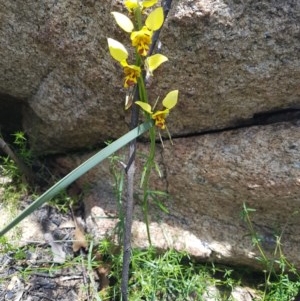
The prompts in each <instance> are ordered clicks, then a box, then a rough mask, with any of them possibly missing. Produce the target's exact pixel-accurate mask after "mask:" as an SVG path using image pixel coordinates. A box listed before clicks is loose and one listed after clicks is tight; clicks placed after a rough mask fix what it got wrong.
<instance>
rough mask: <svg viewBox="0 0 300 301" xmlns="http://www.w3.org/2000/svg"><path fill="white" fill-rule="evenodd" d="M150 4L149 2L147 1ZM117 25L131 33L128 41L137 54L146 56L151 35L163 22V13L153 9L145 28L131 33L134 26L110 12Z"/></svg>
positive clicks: (126, 18)
mask: <svg viewBox="0 0 300 301" xmlns="http://www.w3.org/2000/svg"><path fill="white" fill-rule="evenodd" d="M149 2H150V1H149ZM112 15H113V16H114V18H115V20H116V22H117V24H118V25H119V26H120V27H121V28H122V29H123V30H124V31H126V32H128V33H131V35H130V39H131V41H132V46H134V47H136V48H137V52H138V53H139V54H140V55H142V56H146V55H147V53H148V51H149V47H150V45H151V43H152V35H153V32H154V31H155V30H158V29H159V28H160V27H161V26H162V24H163V22H164V11H163V8H162V7H158V8H156V9H154V10H153V11H152V12H151V13H150V14H149V15H148V17H147V19H146V21H145V26H143V27H142V29H141V30H138V31H133V29H134V25H133V23H132V21H131V20H130V19H129V18H128V17H127V16H125V15H123V14H121V13H119V12H112Z"/></svg>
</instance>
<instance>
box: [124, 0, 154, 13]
mask: <svg viewBox="0 0 300 301" xmlns="http://www.w3.org/2000/svg"><path fill="white" fill-rule="evenodd" d="M157 1H158V0H144V1H139V0H125V1H124V5H125V7H126V8H127V9H128V11H129V12H133V11H134V10H135V9H136V8H140V9H142V10H143V9H144V8H147V7H151V6H153V5H155V4H156V3H157Z"/></svg>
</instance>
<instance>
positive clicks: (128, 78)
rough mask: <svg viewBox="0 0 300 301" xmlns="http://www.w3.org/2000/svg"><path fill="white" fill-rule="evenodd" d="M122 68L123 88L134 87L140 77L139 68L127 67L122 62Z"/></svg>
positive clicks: (125, 63)
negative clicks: (123, 74)
mask: <svg viewBox="0 0 300 301" xmlns="http://www.w3.org/2000/svg"><path fill="white" fill-rule="evenodd" d="M122 66H123V68H124V73H125V80H124V88H128V87H130V86H134V85H135V84H136V83H137V79H138V78H139V77H140V76H141V68H140V67H138V66H136V65H128V64H127V62H123V63H122Z"/></svg>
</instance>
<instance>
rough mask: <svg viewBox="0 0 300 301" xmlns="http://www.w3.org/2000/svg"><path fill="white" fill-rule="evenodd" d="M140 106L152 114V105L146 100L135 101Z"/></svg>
mask: <svg viewBox="0 0 300 301" xmlns="http://www.w3.org/2000/svg"><path fill="white" fill-rule="evenodd" d="M135 103H136V104H137V105H138V106H140V107H141V108H142V109H143V110H144V111H146V112H147V113H149V114H152V111H151V106H150V105H149V104H148V103H146V102H143V101H136V102H135Z"/></svg>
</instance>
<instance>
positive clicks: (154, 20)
mask: <svg viewBox="0 0 300 301" xmlns="http://www.w3.org/2000/svg"><path fill="white" fill-rule="evenodd" d="M163 23H164V11H163V8H162V7H158V8H156V9H155V10H153V11H152V12H151V13H150V14H149V16H148V17H147V19H146V22H145V24H146V26H147V27H148V28H149V29H151V30H153V31H155V30H158V29H160V28H161V26H162V25H163Z"/></svg>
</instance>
